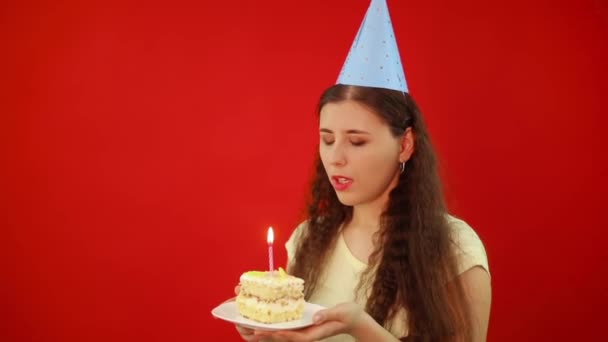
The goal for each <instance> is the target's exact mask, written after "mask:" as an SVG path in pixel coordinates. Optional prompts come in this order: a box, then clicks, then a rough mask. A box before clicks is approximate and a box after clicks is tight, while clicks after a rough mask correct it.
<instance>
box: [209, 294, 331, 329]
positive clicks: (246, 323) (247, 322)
mask: <svg viewBox="0 0 608 342" xmlns="http://www.w3.org/2000/svg"><path fill="white" fill-rule="evenodd" d="M304 305H305V309H304V310H306V307H308V308H309V309H312V310H313V311H312V312H313V313H314V312H316V311H319V310H323V309H327V307H325V306H323V305H320V304H316V303H310V302H304ZM224 306H232V307H233V308H234V310H236V301H235V300H229V301H225V302H222V303H221V304H219V305H217V306H216V307H214V308H213V309H212V310H211V314H212V315H213V317H215V318H217V319H221V320H223V321H226V322H230V323H232V324H235V325H240V326H243V327H245V328H250V329H254V330H267V331H279V330H296V329H302V328H306V327H309V326H311V325H313V322H312V319H311V320H310V322H306V323H302V324H300V325H295V326H292V327H290V326H286V327H284V326H282V325H285V324H289V323H290V322H297V321H289V322H281V323H261V322H257V321H254V320H252V319H249V318H246V317H243V316H241V315H239V314H238V312H237V319H231V318H228V317H226V316H224V315H219V314H218V313H217V310H219V309H220V308H222V307H224ZM239 318H240V319H241V320H242V321H239V320H238V319H239Z"/></svg>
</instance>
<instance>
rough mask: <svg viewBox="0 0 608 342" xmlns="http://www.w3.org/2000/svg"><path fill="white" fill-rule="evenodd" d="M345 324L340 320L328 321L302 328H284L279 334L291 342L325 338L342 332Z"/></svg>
mask: <svg viewBox="0 0 608 342" xmlns="http://www.w3.org/2000/svg"><path fill="white" fill-rule="evenodd" d="M342 327H343V324H342V323H341V322H338V321H327V322H325V323H323V324H320V325H316V326H313V327H310V328H306V329H302V330H282V331H279V332H277V336H279V337H280V338H282V339H284V340H287V341H290V342H309V341H317V340H321V339H324V338H326V337H330V336H334V335H336V334H339V333H341V331H340V329H342Z"/></svg>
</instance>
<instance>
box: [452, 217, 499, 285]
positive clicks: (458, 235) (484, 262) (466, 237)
mask: <svg viewBox="0 0 608 342" xmlns="http://www.w3.org/2000/svg"><path fill="white" fill-rule="evenodd" d="M448 223H449V224H450V228H451V233H452V241H453V242H454V246H455V253H456V258H457V267H458V270H457V271H458V274H459V275H460V274H462V273H464V272H466V271H468V270H469V269H471V268H473V267H475V266H481V267H482V268H483V269H485V270H486V272H488V274H490V267H489V263H488V256H487V254H486V250H485V247H484V244H483V242H482V241H481V239H480V238H479V235H477V233H476V232H475V230H473V228H472V227H471V226H470V225H469V224H467V223H466V222H465V221H463V220H461V219H458V218H455V217H453V216H450V217H449V218H448Z"/></svg>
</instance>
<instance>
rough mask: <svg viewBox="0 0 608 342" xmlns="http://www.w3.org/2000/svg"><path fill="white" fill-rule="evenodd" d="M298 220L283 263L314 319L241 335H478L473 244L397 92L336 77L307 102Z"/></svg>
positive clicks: (477, 260) (484, 312)
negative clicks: (309, 148)
mask: <svg viewBox="0 0 608 342" xmlns="http://www.w3.org/2000/svg"><path fill="white" fill-rule="evenodd" d="M318 109H319V110H318V112H319V132H320V143H319V161H318V164H317V165H318V166H317V171H316V177H315V180H314V183H313V186H312V199H311V203H310V205H309V210H308V211H309V212H308V219H307V220H306V222H304V223H302V224H301V225H300V226H298V227H297V229H296V230H295V232H294V233H293V235H292V236H291V238H290V239H289V241H288V242H287V244H286V247H287V252H288V259H289V260H288V267H287V271H288V272H289V273H291V274H294V275H296V276H299V277H301V278H303V279H304V280H305V284H306V288H305V292H306V298H307V301H309V302H313V303H317V304H321V305H323V306H326V307H328V309H327V310H322V311H320V312H318V313H317V314H316V315H315V317H314V318H313V320H314V321H315V325H313V326H311V327H309V328H305V329H303V330H299V331H279V332H263V331H251V330H248V329H244V328H241V327H237V330H238V331H239V333H240V334H241V336H242V337H243V338H244V339H245V340H250V341H251V340H259V339H260V338H261V339H262V340H264V339H266V340H270V341H317V340H323V341H354V340H357V341H399V340H402V341H485V339H486V333H487V329H488V320H489V313H490V302H491V286H490V276H489V268H488V264H487V258H486V254H485V250H484V247H483V244H482V242H481V241H480V240H479V238H478V236H477V235H476V233H475V232H474V231H473V230H472V228H471V227H470V226H468V225H467V224H466V223H465V222H464V221H462V220H459V219H457V218H455V217H453V216H451V215H449V214H448V211H447V209H446V207H445V203H444V199H443V196H442V190H441V184H440V179H439V176H438V171H437V163H436V157H435V153H434V152H433V149H432V146H431V142H430V139H429V136H428V133H427V130H426V128H425V125H424V122H423V120H422V117H421V115H420V112H419V110H418V108H417V106H416V104H415V102H414V101H413V99H412V98H411V97H410V96H409V94H407V93H404V92H400V91H397V90H391V89H383V88H375V87H362V86H353V85H343V84H337V85H335V86H332V87H331V88H329V89H328V90H327V91H325V93H324V94H323V95H322V97H321V100H320V103H319V106H318Z"/></svg>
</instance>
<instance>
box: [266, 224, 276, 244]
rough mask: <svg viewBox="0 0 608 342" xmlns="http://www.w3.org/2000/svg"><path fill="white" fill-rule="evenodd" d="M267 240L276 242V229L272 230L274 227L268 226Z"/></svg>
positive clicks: (270, 242) (269, 242)
mask: <svg viewBox="0 0 608 342" xmlns="http://www.w3.org/2000/svg"><path fill="white" fill-rule="evenodd" d="M266 241H267V242H268V244H272V243H273V242H274V231H273V230H272V227H269V228H268V235H267V237H266Z"/></svg>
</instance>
